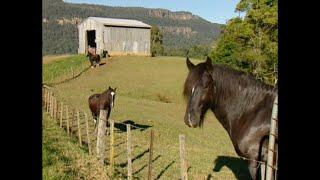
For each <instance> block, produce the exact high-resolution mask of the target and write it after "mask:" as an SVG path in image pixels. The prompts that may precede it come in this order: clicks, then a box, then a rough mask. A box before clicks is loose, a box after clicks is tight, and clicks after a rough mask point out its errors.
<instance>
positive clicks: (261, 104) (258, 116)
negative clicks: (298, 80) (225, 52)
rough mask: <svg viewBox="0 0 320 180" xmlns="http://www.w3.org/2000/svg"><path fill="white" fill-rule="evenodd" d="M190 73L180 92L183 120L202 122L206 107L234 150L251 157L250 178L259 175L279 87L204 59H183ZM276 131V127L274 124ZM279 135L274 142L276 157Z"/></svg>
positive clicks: (192, 122) (249, 162) (190, 124)
mask: <svg viewBox="0 0 320 180" xmlns="http://www.w3.org/2000/svg"><path fill="white" fill-rule="evenodd" d="M186 64H187V67H188V69H189V74H188V76H187V78H186V81H185V84H184V90H183V95H184V97H185V100H186V101H187V107H186V112H185V116H184V122H185V124H186V125H187V126H189V127H193V128H195V127H197V126H202V125H203V120H204V116H205V113H206V112H207V110H208V109H211V111H212V112H213V113H214V114H215V116H216V117H217V119H218V121H219V122H220V123H221V124H222V126H223V127H224V129H225V130H226V131H227V132H228V134H229V137H230V139H231V141H232V143H233V146H234V148H235V151H236V153H237V154H238V155H239V156H242V157H245V158H247V159H250V160H249V161H248V166H249V171H250V174H251V177H252V179H254V180H255V179H257V178H258V176H259V175H258V174H259V173H258V172H259V171H258V167H259V166H258V162H257V160H258V161H264V162H266V160H267V148H268V138H269V132H270V124H271V122H270V121H271V113H272V107H273V102H274V99H275V97H276V96H277V95H278V88H275V87H273V86H270V85H267V84H264V83H263V82H261V81H258V80H256V79H254V78H253V76H251V75H248V74H246V73H244V72H240V71H237V70H234V69H231V68H228V67H226V66H223V65H217V64H212V61H211V59H210V58H209V57H207V60H206V62H203V63H199V64H198V65H194V64H192V62H190V60H189V58H188V57H187V59H186ZM276 132H278V127H276ZM277 151H278V139H276V144H275V155H274V157H275V158H274V159H276V158H277V157H276V156H277Z"/></svg>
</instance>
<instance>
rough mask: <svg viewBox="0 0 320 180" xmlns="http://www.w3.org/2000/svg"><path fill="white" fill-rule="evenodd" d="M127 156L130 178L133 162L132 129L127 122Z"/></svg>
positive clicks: (129, 176) (130, 177)
mask: <svg viewBox="0 0 320 180" xmlns="http://www.w3.org/2000/svg"><path fill="white" fill-rule="evenodd" d="M127 158H128V180H131V179H132V162H131V129H130V124H127Z"/></svg>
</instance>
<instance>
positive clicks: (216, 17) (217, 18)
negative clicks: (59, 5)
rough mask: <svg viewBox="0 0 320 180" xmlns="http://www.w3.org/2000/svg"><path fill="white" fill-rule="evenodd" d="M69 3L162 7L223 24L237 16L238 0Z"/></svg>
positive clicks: (82, 0)
mask: <svg viewBox="0 0 320 180" xmlns="http://www.w3.org/2000/svg"><path fill="white" fill-rule="evenodd" d="M64 1H65V2H71V3H87V4H100V5H107V6H122V7H146V8H164V9H169V10H171V11H189V12H191V13H192V14H195V15H198V16H200V17H202V18H204V19H206V20H208V21H210V22H214V23H220V24H225V23H226V22H227V20H228V19H230V18H232V17H235V16H238V13H236V12H235V11H234V10H235V7H236V5H237V4H238V2H239V1H240V0H64Z"/></svg>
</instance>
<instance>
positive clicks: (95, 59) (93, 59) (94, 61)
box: [87, 51, 100, 68]
mask: <svg viewBox="0 0 320 180" xmlns="http://www.w3.org/2000/svg"><path fill="white" fill-rule="evenodd" d="M87 57H89V61H90V63H91V68H94V67H96V66H99V64H100V55H99V54H92V53H91V52H89V51H88V54H87Z"/></svg>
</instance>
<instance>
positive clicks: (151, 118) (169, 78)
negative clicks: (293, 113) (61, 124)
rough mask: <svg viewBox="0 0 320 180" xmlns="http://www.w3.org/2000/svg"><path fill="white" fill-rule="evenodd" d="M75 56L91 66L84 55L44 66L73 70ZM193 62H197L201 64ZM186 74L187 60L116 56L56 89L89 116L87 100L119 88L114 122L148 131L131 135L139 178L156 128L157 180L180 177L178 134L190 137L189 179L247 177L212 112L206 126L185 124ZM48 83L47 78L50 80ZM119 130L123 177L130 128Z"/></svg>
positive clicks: (119, 162)
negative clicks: (134, 125)
mask: <svg viewBox="0 0 320 180" xmlns="http://www.w3.org/2000/svg"><path fill="white" fill-rule="evenodd" d="M70 58H74V59H73V61H80V62H81V61H82V62H84V63H86V64H87V66H89V62H88V61H87V60H86V58H85V57H84V56H79V55H77V56H71V57H68V58H61V59H60V60H59V61H55V62H52V63H49V64H46V65H44V73H46V72H47V71H50V69H51V70H54V68H51V66H62V65H65V64H66V63H69V66H68V67H70V66H72V67H74V65H75V64H78V63H76V62H72V60H70ZM151 59H152V60H151ZM191 60H192V62H193V63H196V64H197V63H199V62H201V61H199V60H195V59H191ZM61 68H63V67H61ZM59 69H60V68H59ZM124 72H125V73H124ZM187 72H188V70H187V67H186V65H185V58H181V57H164V56H158V57H135V56H128V57H112V58H111V59H110V60H109V61H107V63H106V64H105V65H102V66H100V67H99V68H96V69H91V68H89V69H88V70H87V71H85V72H84V73H82V74H81V76H79V77H77V78H75V79H73V80H71V81H68V82H66V83H62V84H59V85H56V86H54V87H53V88H52V90H53V92H54V94H55V96H56V97H57V99H58V100H63V101H64V102H66V104H69V105H72V107H77V108H79V109H82V110H84V111H85V112H86V113H87V114H88V115H90V110H89V107H88V102H87V100H88V97H89V96H90V95H91V94H94V93H99V92H102V91H104V90H105V89H106V88H107V87H108V86H111V87H117V93H116V94H117V95H116V100H115V106H114V109H113V110H112V113H111V116H110V118H111V119H114V120H115V121H116V123H120V122H122V123H125V122H128V121H129V122H130V121H131V122H134V124H136V125H138V126H139V127H144V128H142V129H132V131H131V134H132V146H133V151H132V158H133V159H134V161H133V163H132V166H133V172H134V177H135V178H138V179H145V177H146V176H147V173H148V166H147V162H148V148H149V135H150V130H151V129H153V130H154V133H155V139H154V152H153V153H154V154H153V157H154V162H153V165H152V167H153V170H152V171H153V177H155V178H154V179H157V178H158V179H179V177H180V159H179V138H178V137H179V134H185V136H186V150H187V162H188V164H189V165H190V169H189V172H188V175H189V177H190V179H200V178H201V179H203V178H204V175H206V176H210V177H211V178H212V179H248V178H249V173H248V168H247V165H246V161H243V160H241V159H240V158H237V155H236V153H235V150H234V148H233V146H232V142H231V141H230V138H229V136H228V134H227V132H226V131H225V130H224V129H223V127H222V126H221V124H220V123H219V122H218V121H217V120H216V118H215V117H214V115H213V113H211V112H208V113H207V115H206V118H205V121H204V126H203V127H202V128H197V129H194V128H188V127H187V126H186V125H185V123H184V121H183V117H184V113H185V108H186V104H185V101H184V99H183V96H182V91H183V83H184V80H185V78H186V76H187ZM44 79H45V80H46V76H45V78H44ZM89 118H91V116H89ZM89 126H90V127H91V128H90V129H91V130H90V132H91V133H90V134H92V136H91V137H92V138H91V140H92V142H93V144H95V143H94V142H95V138H94V137H95V134H94V133H93V126H94V125H93V121H92V120H90V122H89ZM121 129H122V130H121ZM115 132H116V133H115V139H116V140H115V143H116V144H118V146H117V147H116V150H115V154H117V156H116V158H115V167H117V171H118V172H121V173H120V174H126V172H127V171H126V166H125V163H126V162H127V156H126V143H125V139H126V133H125V128H121V126H116V127H115ZM108 139H109V138H108ZM108 142H109V140H107V143H108ZM108 144H109V143H108ZM108 149H109V148H108ZM108 153H109V151H108V152H107V154H108ZM208 179H210V178H208Z"/></svg>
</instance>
